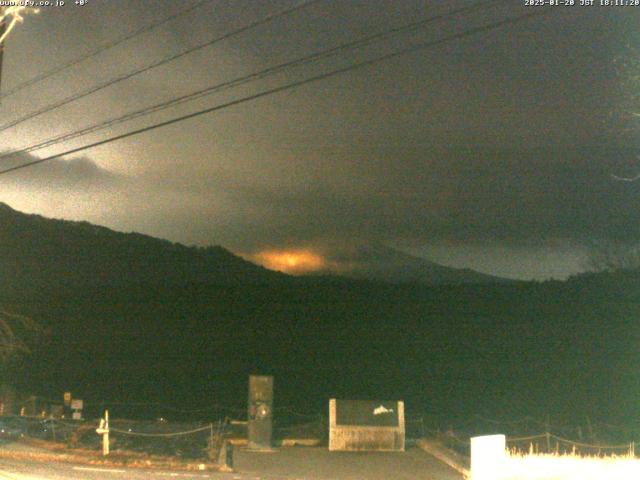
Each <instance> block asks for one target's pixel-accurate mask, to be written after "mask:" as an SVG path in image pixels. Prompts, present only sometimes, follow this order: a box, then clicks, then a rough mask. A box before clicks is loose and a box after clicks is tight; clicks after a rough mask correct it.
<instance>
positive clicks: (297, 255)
mask: <svg viewBox="0 0 640 480" xmlns="http://www.w3.org/2000/svg"><path fill="white" fill-rule="evenodd" d="M252 259H253V260H254V261H255V262H257V263H259V264H260V265H262V266H263V267H265V268H268V269H270V270H278V271H279V272H284V273H291V274H294V275H295V274H303V273H310V272H315V271H318V270H321V269H323V268H326V266H327V262H326V260H325V259H324V258H323V257H322V256H321V255H318V254H317V253H315V252H312V251H311V250H264V251H262V252H259V253H257V254H255V255H252Z"/></svg>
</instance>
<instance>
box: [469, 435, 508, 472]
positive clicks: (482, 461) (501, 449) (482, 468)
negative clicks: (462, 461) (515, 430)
mask: <svg viewBox="0 0 640 480" xmlns="http://www.w3.org/2000/svg"><path fill="white" fill-rule="evenodd" d="M506 443H507V442H506V438H505V436H504V435H485V436H482V437H472V438H471V480H496V479H499V478H503V474H504V472H503V469H504V466H505V463H506V454H505V448H506Z"/></svg>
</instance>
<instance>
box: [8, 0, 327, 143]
mask: <svg viewBox="0 0 640 480" xmlns="http://www.w3.org/2000/svg"><path fill="white" fill-rule="evenodd" d="M320 1H322V0H305V1H303V2H301V3H299V4H297V5H295V6H293V7H290V8H287V9H284V10H280V11H279V12H276V13H273V14H270V15H267V16H266V17H263V18H261V19H260V20H256V21H254V22H251V23H249V24H247V25H244V26H242V27H240V28H237V29H236V30H232V31H231V32H228V33H225V34H223V35H220V36H218V37H216V38H214V39H212V40H209V41H207V42H204V43H200V44H198V45H196V46H194V47H190V48H188V49H186V50H183V51H182V52H179V53H176V54H173V55H171V56H169V57H166V58H164V59H162V60H159V61H157V62H154V63H152V64H150V65H147V66H146V67H142V68H140V69H138V70H133V71H131V72H129V73H126V74H124V75H121V76H119V77H116V78H113V79H111V80H108V81H106V82H104V83H101V84H99V85H97V86H95V87H92V88H90V89H88V90H85V91H83V92H80V93H77V94H75V95H71V96H69V97H66V98H64V99H62V100H60V101H58V102H56V103H53V104H50V105H47V106H46V107H43V108H41V109H40V110H36V111H35V112H32V113H29V114H27V115H24V116H22V117H20V118H18V119H16V120H12V121H11V122H8V123H5V124H3V125H0V132H3V131H5V130H7V129H9V128H12V127H15V126H16V125H19V124H21V123H23V122H26V121H27V120H31V119H33V118H36V117H39V116H40V115H42V114H44V113H48V112H50V111H52V110H55V109H56V108H60V107H62V106H64V105H67V104H68V103H71V102H75V101H76V100H80V99H81V98H84V97H86V96H88V95H92V94H94V93H96V92H99V91H100V90H104V89H105V88H107V87H110V86H112V85H114V84H116V83H119V82H122V81H124V80H128V79H130V78H132V77H135V76H136V75H140V74H141V73H145V72H148V71H149V70H152V69H154V68H157V67H159V66H161V65H164V64H166V63H169V62H172V61H174V60H177V59H178V58H181V57H184V56H185V55H189V54H191V53H193V52H196V51H198V50H201V49H203V48H205V47H210V46H212V45H214V44H216V43H219V42H221V41H223V40H227V39H229V38H231V37H234V36H236V35H239V34H241V33H244V32H246V31H247V30H251V29H253V28H256V27H258V26H260V25H263V24H265V23H268V22H271V21H272V20H275V19H276V18H278V17H282V16H286V15H289V14H291V13H293V12H295V11H297V10H300V9H302V8H306V7H308V6H310V5H312V4H314V3H318V2H320Z"/></svg>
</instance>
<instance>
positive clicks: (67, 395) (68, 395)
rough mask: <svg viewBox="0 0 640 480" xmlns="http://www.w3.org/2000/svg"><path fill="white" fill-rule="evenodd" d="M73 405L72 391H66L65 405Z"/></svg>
mask: <svg viewBox="0 0 640 480" xmlns="http://www.w3.org/2000/svg"><path fill="white" fill-rule="evenodd" d="M70 405H71V392H64V406H65V407H68V406H70Z"/></svg>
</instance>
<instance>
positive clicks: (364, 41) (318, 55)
mask: <svg viewBox="0 0 640 480" xmlns="http://www.w3.org/2000/svg"><path fill="white" fill-rule="evenodd" d="M505 1H508V0H484V1H480V2H476V3H474V4H473V5H471V6H467V7H462V8H458V9H454V10H451V11H449V12H446V13H443V14H439V15H433V16H430V17H428V18H425V19H422V20H418V21H415V22H411V23H409V24H405V25H402V26H398V27H394V28H391V29H387V30H384V31H381V32H377V33H374V34H372V35H368V36H365V37H361V38H359V39H357V40H353V41H350V42H345V43H342V44H340V45H337V46H335V47H331V48H329V49H325V50H320V51H317V52H314V53H312V54H308V55H306V56H303V57H299V58H296V59H294V60H290V61H287V62H284V63H281V64H279V65H275V66H272V67H268V68H266V69H263V70H260V71H258V72H254V73H251V74H249V75H245V76H242V77H238V78H235V79H233V80H228V81H225V82H222V83H219V84H216V85H213V86H210V87H207V88H204V89H201V90H198V91H196V92H192V93H190V94H187V95H182V96H180V97H178V98H174V99H171V100H169V101H165V102H162V103H159V104H156V105H153V106H151V107H146V108H144V109H141V110H136V111H133V112H130V113H127V114H125V115H122V116H120V117H116V118H112V119H110V120H107V121H103V122H100V123H97V124H94V125H91V126H89V127H86V128H83V129H81V130H77V131H75V132H70V133H67V134H64V135H60V136H57V137H52V138H49V139H47V140H44V141H41V142H39V143H37V144H33V145H30V146H28V147H24V148H21V149H18V150H13V151H10V152H7V153H4V154H2V155H0V160H2V159H4V158H7V157H10V156H12V155H16V154H20V153H29V152H32V151H35V150H40V149H42V148H46V147H50V146H53V145H56V144H58V143H61V142H64V141H67V140H72V139H74V138H78V137H81V136H84V135H87V134H89V133H94V132H97V131H100V130H102V129H104V128H108V127H111V126H113V125H117V124H120V123H123V122H126V121H129V120H133V119H135V118H139V117H141V116H146V115H149V114H151V113H155V112H158V111H161V110H165V109H167V108H169V107H173V106H176V105H179V104H182V103H185V102H188V101H192V100H195V99H197V98H201V97H204V96H206V95H210V94H212V93H215V92H219V91H221V90H224V89H228V88H233V87H237V86H240V85H244V84H246V83H249V82H253V81H256V80H260V79H263V78H265V77H267V76H269V75H273V74H276V73H278V72H281V71H283V70H285V69H287V68H290V67H296V66H300V65H305V64H308V63H311V62H315V61H317V60H321V59H326V58H329V57H331V56H335V55H337V54H339V53H340V52H343V51H345V50H349V49H355V48H359V47H363V46H366V45H370V44H371V43H373V42H376V41H380V40H383V39H386V38H389V37H392V36H395V35H398V34H401V33H406V32H410V31H414V30H417V29H419V28H421V27H424V26H425V25H427V24H428V23H432V22H434V21H438V20H442V19H444V18H446V17H451V16H455V15H459V14H463V13H469V12H472V11H474V10H477V9H479V8H485V7H486V6H487V5H489V4H493V3H500V2H505Z"/></svg>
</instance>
